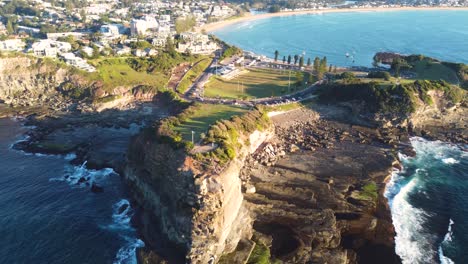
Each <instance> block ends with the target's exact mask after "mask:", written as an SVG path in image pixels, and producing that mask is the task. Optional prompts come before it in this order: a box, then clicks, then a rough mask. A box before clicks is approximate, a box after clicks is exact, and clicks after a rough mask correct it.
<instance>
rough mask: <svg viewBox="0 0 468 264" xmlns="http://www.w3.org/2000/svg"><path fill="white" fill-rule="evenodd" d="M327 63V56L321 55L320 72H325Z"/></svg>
mask: <svg viewBox="0 0 468 264" xmlns="http://www.w3.org/2000/svg"><path fill="white" fill-rule="evenodd" d="M327 64H328V63H327V57H323V58H322V60H320V72H322V73H325V72H327Z"/></svg>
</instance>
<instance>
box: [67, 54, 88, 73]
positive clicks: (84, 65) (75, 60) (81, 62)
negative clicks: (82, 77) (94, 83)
mask: <svg viewBox="0 0 468 264" xmlns="http://www.w3.org/2000/svg"><path fill="white" fill-rule="evenodd" d="M61 56H62V58H63V60H64V61H65V63H67V64H68V65H71V66H74V67H76V68H78V69H81V70H84V71H87V72H95V71H96V68H94V67H93V66H91V65H89V64H88V62H87V61H86V60H85V59H83V58H80V57H77V56H75V54H73V53H64V54H62V55H61Z"/></svg>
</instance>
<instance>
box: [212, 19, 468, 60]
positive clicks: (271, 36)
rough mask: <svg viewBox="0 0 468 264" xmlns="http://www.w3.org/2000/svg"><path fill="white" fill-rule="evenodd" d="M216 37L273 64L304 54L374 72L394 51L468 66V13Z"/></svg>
mask: <svg viewBox="0 0 468 264" xmlns="http://www.w3.org/2000/svg"><path fill="white" fill-rule="evenodd" d="M212 33H214V34H215V35H216V36H218V37H219V38H221V39H222V40H224V41H226V42H228V43H230V44H234V45H236V46H239V47H240V48H242V49H244V50H247V51H252V52H255V53H257V54H262V55H265V56H267V57H270V58H272V57H274V52H275V50H278V51H279V53H280V56H279V59H280V60H282V58H283V56H286V57H287V56H288V55H289V54H290V55H292V56H293V55H295V54H298V55H301V54H305V55H304V56H305V58H309V57H310V58H311V59H312V60H313V58H314V57H315V56H319V57H323V56H326V57H327V59H328V62H329V63H331V64H333V65H338V66H371V65H372V57H373V56H374V54H375V53H376V52H380V51H391V52H398V53H402V54H424V55H426V56H430V57H434V58H438V59H441V60H446V61H453V62H463V63H468V46H467V45H466V41H467V39H468V10H426V11H386V12H385V11H380V12H343V13H322V14H310V15H296V16H284V17H272V18H265V19H259V20H255V21H247V22H240V23H237V24H234V25H230V26H228V27H224V28H221V29H219V30H216V31H214V32H212ZM346 54H348V55H349V56H348V57H347V56H346ZM306 61H307V60H306Z"/></svg>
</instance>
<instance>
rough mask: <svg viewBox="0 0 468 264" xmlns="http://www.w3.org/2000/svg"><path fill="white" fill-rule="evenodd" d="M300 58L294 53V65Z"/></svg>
mask: <svg viewBox="0 0 468 264" xmlns="http://www.w3.org/2000/svg"><path fill="white" fill-rule="evenodd" d="M298 60H299V55H297V54H296V55H294V65H296V63H297V61H298Z"/></svg>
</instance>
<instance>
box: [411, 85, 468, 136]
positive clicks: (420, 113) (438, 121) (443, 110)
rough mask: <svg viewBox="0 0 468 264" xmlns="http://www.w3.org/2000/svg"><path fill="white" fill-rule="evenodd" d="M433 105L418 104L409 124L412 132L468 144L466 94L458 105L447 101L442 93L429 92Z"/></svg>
mask: <svg viewBox="0 0 468 264" xmlns="http://www.w3.org/2000/svg"><path fill="white" fill-rule="evenodd" d="M428 95H429V96H430V98H431V102H432V103H431V104H425V103H424V102H421V101H419V102H418V108H417V109H416V111H415V112H414V113H412V114H411V115H410V116H409V118H408V120H407V122H403V125H405V124H408V127H409V129H410V131H412V132H413V133H415V134H416V135H421V136H425V137H427V138H433V139H440V140H444V141H454V142H462V143H468V129H467V128H468V127H467V124H468V107H467V105H466V104H467V103H468V102H467V101H466V93H465V94H463V95H462V96H463V99H462V100H461V101H460V102H458V103H453V102H452V101H451V100H448V99H447V96H445V95H444V93H443V92H442V91H429V92H428Z"/></svg>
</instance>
